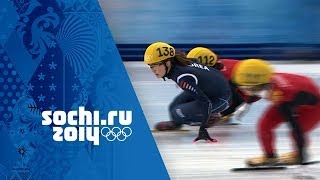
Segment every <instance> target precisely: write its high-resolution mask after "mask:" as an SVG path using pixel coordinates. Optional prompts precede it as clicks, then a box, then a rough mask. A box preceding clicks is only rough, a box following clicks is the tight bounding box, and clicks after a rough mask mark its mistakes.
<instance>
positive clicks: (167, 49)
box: [144, 42, 175, 64]
mask: <svg viewBox="0 0 320 180" xmlns="http://www.w3.org/2000/svg"><path fill="white" fill-rule="evenodd" d="M174 56H175V49H174V48H173V47H172V46H170V45H169V44H167V43H164V42H155V43H153V44H151V45H149V47H148V48H147V49H146V51H145V52H144V63H146V64H153V63H157V62H161V61H163V60H166V59H168V58H171V57H174Z"/></svg>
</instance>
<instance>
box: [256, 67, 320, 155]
mask: <svg viewBox="0 0 320 180" xmlns="http://www.w3.org/2000/svg"><path fill="white" fill-rule="evenodd" d="M301 92H304V95H303V96H302V98H300V100H296V99H299V98H297V96H298V94H299V93H300V94H301ZM305 94H307V96H308V97H309V95H310V96H311V97H312V98H311V99H312V100H311V102H314V101H313V100H314V99H316V101H315V103H311V104H310V103H309V104H307V105H306V104H303V103H302V104H301V103H300V104H299V105H296V106H295V114H296V115H297V116H295V117H297V118H296V121H297V124H298V126H299V127H300V129H301V131H302V135H303V137H304V139H305V141H304V142H308V138H307V136H308V133H309V132H310V131H311V130H313V129H314V128H315V127H316V125H317V123H318V122H319V121H320V90H319V87H318V86H317V84H316V83H315V82H314V81H312V80H311V79H310V78H308V77H305V76H300V75H295V74H286V73H275V74H274V75H273V76H272V79H271V90H270V91H269V94H268V98H267V99H268V100H270V101H271V102H272V104H271V105H270V106H269V107H268V108H267V109H266V110H265V112H264V113H263V115H262V117H261V118H260V120H259V122H258V124H257V130H258V131H257V133H258V137H259V141H260V143H261V146H262V148H263V151H264V153H265V154H266V155H269V154H273V153H275V149H274V144H275V134H274V130H275V129H276V128H277V127H278V126H279V125H281V124H282V123H284V122H288V120H287V118H286V116H285V115H283V114H282V112H281V110H280V109H281V106H282V105H283V104H288V103H290V102H294V101H296V102H298V101H300V102H301V101H304V100H305V99H307V98H308V97H307V96H306V95H305ZM301 99H302V100H301ZM291 136H292V138H293V139H294V140H295V142H296V143H297V141H298V140H297V137H296V136H295V133H294V130H292V131H291Z"/></svg>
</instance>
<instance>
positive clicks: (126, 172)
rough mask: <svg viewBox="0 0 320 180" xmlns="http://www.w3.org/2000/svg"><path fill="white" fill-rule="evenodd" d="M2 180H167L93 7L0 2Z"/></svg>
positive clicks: (57, 1)
mask: <svg viewBox="0 0 320 180" xmlns="http://www.w3.org/2000/svg"><path fill="white" fill-rule="evenodd" d="M0 22H1V25H2V28H1V29H0V72H1V73H0V83H1V86H0V143H1V148H0V179H1V178H2V179H46V180H49V179H168V178H169V177H168V173H167V171H166V169H165V167H164V164H163V161H162V159H161V156H160V154H159V151H158V149H157V146H156V144H155V142H154V139H153V137H152V134H151V133H150V130H149V127H148V124H147V122H146V119H145V117H144V115H143V112H142V110H141V107H140V104H139V102H138V100H137V97H136V95H135V92H134V90H133V88H132V85H131V83H130V80H129V78H128V75H127V72H126V70H125V68H124V66H123V63H122V60H121V58H120V55H119V53H118V50H117V48H116V46H115V43H114V41H113V38H112V35H111V32H110V30H109V28H108V26H107V23H106V21H105V18H104V15H103V13H102V12H101V9H100V6H99V3H98V1H96V0H84V1H62V0H23V1H14V0H12V1H1V12H0Z"/></svg>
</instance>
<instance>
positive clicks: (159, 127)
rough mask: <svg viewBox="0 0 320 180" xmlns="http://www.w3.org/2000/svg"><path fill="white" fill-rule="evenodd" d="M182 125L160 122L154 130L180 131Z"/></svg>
mask: <svg viewBox="0 0 320 180" xmlns="http://www.w3.org/2000/svg"><path fill="white" fill-rule="evenodd" d="M181 127H182V124H176V123H174V122H173V121H162V122H159V123H157V124H156V125H155V129H156V130H158V131H172V130H178V129H181Z"/></svg>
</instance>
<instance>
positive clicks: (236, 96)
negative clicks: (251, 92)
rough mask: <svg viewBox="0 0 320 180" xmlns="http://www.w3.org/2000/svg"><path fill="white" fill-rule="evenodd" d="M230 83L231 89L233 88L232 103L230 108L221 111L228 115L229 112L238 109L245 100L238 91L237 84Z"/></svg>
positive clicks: (222, 113) (223, 114)
mask: <svg viewBox="0 0 320 180" xmlns="http://www.w3.org/2000/svg"><path fill="white" fill-rule="evenodd" d="M229 84H230V89H231V93H232V101H231V104H230V106H229V108H228V109H226V110H224V111H223V112H221V115H222V116H227V115H229V114H232V113H234V112H235V111H236V109H237V108H238V107H239V106H240V105H241V104H242V103H244V102H245V101H244V100H243V98H242V97H241V95H240V93H239V92H238V91H237V87H236V85H234V84H233V83H229Z"/></svg>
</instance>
